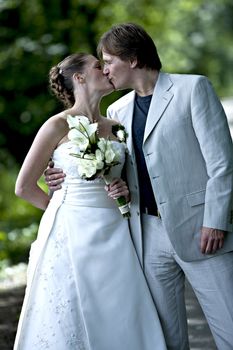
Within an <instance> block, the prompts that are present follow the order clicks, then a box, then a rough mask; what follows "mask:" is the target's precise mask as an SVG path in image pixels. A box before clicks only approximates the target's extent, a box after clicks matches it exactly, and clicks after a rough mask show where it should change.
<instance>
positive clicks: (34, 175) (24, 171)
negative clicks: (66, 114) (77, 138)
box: [15, 117, 67, 210]
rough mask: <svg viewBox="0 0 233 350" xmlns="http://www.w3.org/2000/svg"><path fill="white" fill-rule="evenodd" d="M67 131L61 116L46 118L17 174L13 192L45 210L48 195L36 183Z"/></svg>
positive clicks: (48, 198)
mask: <svg viewBox="0 0 233 350" xmlns="http://www.w3.org/2000/svg"><path fill="white" fill-rule="evenodd" d="M66 133H67V129H66V127H65V124H64V121H63V120H62V119H61V118H55V117H52V118H50V119H48V120H47V121H46V122H45V123H44V124H43V125H42V127H41V128H40V130H39V131H38V133H37V135H36V137H35V139H34V141H33V143H32V146H31V148H30V149H29V152H28V154H27V155H26V157H25V160H24V162H23V165H22V167H21V169H20V172H19V174H18V177H17V180H16V185H15V194H16V195H17V196H19V197H21V198H23V199H25V200H27V201H28V202H30V203H31V204H33V205H34V206H35V207H37V208H40V209H43V210H45V209H46V207H47V205H48V203H49V200H50V197H49V195H48V194H47V193H45V192H44V191H43V190H42V189H41V188H40V186H39V185H38V180H39V179H40V177H41V176H42V174H43V171H44V169H45V168H46V166H47V164H48V162H49V159H50V157H51V155H52V153H53V151H54V149H55V148H56V146H57V144H58V143H59V141H60V140H61V139H62V137H64V135H65V134H66Z"/></svg>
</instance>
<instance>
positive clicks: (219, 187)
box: [107, 73, 233, 350]
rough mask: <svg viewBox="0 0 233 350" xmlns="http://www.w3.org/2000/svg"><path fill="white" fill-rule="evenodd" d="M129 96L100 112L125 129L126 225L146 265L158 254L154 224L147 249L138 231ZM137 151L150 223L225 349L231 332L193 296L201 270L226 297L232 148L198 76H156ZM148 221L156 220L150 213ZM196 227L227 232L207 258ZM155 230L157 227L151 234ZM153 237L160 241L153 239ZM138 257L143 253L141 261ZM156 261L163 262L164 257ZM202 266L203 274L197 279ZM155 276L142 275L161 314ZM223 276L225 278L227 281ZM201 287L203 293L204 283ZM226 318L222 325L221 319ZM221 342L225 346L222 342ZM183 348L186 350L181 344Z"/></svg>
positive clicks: (215, 102)
mask: <svg viewBox="0 0 233 350" xmlns="http://www.w3.org/2000/svg"><path fill="white" fill-rule="evenodd" d="M134 98H135V92H134V91H132V92H130V93H128V94H127V95H125V96H123V97H122V98H121V99H119V100H118V101H116V102H115V103H113V104H112V105H111V106H110V107H109V108H108V111H107V114H108V117H110V118H114V119H118V120H119V121H120V122H121V123H122V124H123V125H125V127H126V129H127V132H128V133H129V137H128V141H127V143H128V150H129V154H128V157H127V163H126V165H127V166H126V169H127V180H128V184H129V189H130V192H131V203H132V204H131V213H132V217H131V220H130V226H131V231H132V236H133V240H134V243H135V247H136V250H137V253H138V256H139V259H140V261H141V263H142V265H144V264H147V260H148V259H147V258H148V256H150V257H151V258H152V265H153V257H152V252H153V251H154V252H155V254H158V255H159V254H160V253H159V252H158V250H157V253H156V249H157V248H156V245H158V246H159V245H160V243H161V240H160V238H159V234H160V233H159V231H160V228H161V227H160V228H159V226H158V225H157V224H156V223H155V225H154V227H155V230H154V232H150V234H149V236H150V244H149V245H150V246H151V245H154V247H155V248H153V247H149V248H148V249H149V250H150V252H149V253H147V251H145V247H147V246H148V243H147V242H145V240H146V239H147V238H146V237H147V233H145V232H144V227H143V226H142V225H141V224H142V221H143V220H142V215H141V214H140V209H139V208H140V206H139V201H140V198H139V191H138V176H140V169H137V165H136V159H135V154H134V147H133V140H132V133H131V129H132V119H133V109H134ZM143 153H144V156H145V161H146V166H147V170H148V173H149V176H150V180H151V184H152V188H153V193H154V196H155V199H156V203H157V206H158V209H159V212H160V215H161V220H162V221H161V222H160V223H158V224H159V225H160V226H161V225H162V226H163V230H164V232H165V233H164V232H163V233H161V236H163V235H165V234H166V235H167V236H168V237H167V238H166V240H167V242H168V244H170V248H169V249H170V250H173V251H172V254H173V256H174V259H175V260H176V263H177V262H178V265H179V267H181V269H182V270H183V271H185V274H186V276H187V277H188V278H189V280H190V283H191V284H192V285H193V287H194V289H195V291H196V293H197V295H198V293H199V294H200V295H198V297H199V300H200V303H201V304H202V307H203V309H204V312H205V313H206V316H207V318H208V319H209V323H210V327H211V329H212V331H213V333H214V337H215V340H216V343H217V344H218V346H219V347H220V346H221V350H225V349H233V338H232V337H233V336H232V335H230V336H229V335H228V334H227V335H226V334H224V332H225V331H223V330H222V331H221V330H220V331H219V330H217V329H218V328H219V325H218V323H217V321H216V324H215V320H212V321H210V319H211V318H212V319H213V318H215V315H217V314H219V313H221V312H224V311H223V310H220V309H219V307H220V308H222V306H219V305H213V304H212V306H211V305H210V307H209V308H210V310H212V308H213V309H214V308H215V310H213V312H212V311H210V312H209V311H208V310H207V311H206V310H205V304H206V303H205V301H204V300H205V298H203V299H202V297H201V295H202V294H205V292H203V290H202V289H201V288H202V285H203V283H206V285H207V286H208V283H209V286H210V288H212V287H211V282H210V281H208V276H209V275H210V272H208V269H209V271H210V270H211V271H212V272H211V273H214V276H215V277H214V278H213V279H216V280H217V282H216V285H215V287H213V288H216V289H217V292H216V293H218V292H219V293H223V294H222V298H227V299H230V298H231V299H233V298H232V293H233V275H232V274H233V269H232V267H231V271H230V272H229V270H228V269H227V267H228V266H227V265H229V264H230V265H233V252H232V251H233V233H232V199H233V146H232V139H231V136H230V131H229V127H228V124H227V119H226V116H225V113H224V111H223V108H222V106H221V103H220V101H219V99H218V98H217V96H216V94H215V92H214V90H213V88H212V86H211V84H210V82H209V81H208V79H207V78H206V77H204V76H198V75H179V74H166V73H159V77H158V80H157V83H156V86H155V89H154V93H153V96H152V100H151V104H150V108H149V112H148V116H147V122H146V127H145V133H144V141H143ZM150 220H154V221H156V220H157V221H158V218H151V219H150ZM156 225H157V226H156ZM202 226H205V227H210V228H215V229H220V230H224V231H227V234H226V235H225V240H224V246H223V248H222V249H220V250H218V251H217V253H216V254H214V255H204V254H202V253H201V251H200V229H201V227H202ZM142 227H143V231H142ZM152 227H153V224H152ZM156 227H157V229H158V232H156ZM161 232H162V231H161ZM149 236H148V237H149ZM161 239H164V237H162V238H161ZM157 240H158V242H160V243H158V244H157ZM164 244H167V243H164ZM227 252H230V253H227ZM172 254H171V255H172ZM146 255H148V256H147V258H146ZM210 258H211V259H210ZM158 259H159V258H158ZM227 259H230V260H227ZM225 261H226V263H225ZM229 261H230V262H229ZM159 262H160V264H162V263H163V258H162V257H161V260H160V261H157V262H156V259H155V263H154V267H155V265H156V264H157V265H156V266H158V263H159ZM164 263H165V264H166V261H164ZM222 264H223V265H222ZM225 264H226V267H225V269H224V268H223V267H222V268H221V269H222V270H221V272H220V271H219V268H218V267H219V266H220V265H221V266H224V265H225ZM164 266H165V265H164ZM202 266H203V269H204V270H205V271H206V274H205V273H204V274H203V276H202V273H201V271H202ZM156 268H157V267H155V269H156ZM145 270H147V266H145ZM190 271H192V272H190ZM149 274H150V273H149ZM156 274H157V272H156V271H155V275H156ZM168 274H169V273H168ZM224 274H225V275H224ZM201 276H202V277H203V278H201ZM229 277H231V278H229ZM156 278H157V277H153V278H150V277H149V279H148V280H149V283H150V286H151V290H152V294H153V295H154V298H155V301H156V303H157V304H160V305H157V306H158V307H159V308H160V309H161V313H163V307H162V306H161V304H162V299H161V297H158V295H156V293H157V294H159V293H160V292H161V294H163V293H164V291H163V290H162V291H159V289H160V288H159V287H158V286H157V285H156V283H157V282H156ZM203 279H204V280H206V282H205V281H203ZM210 279H211V277H210ZM218 279H219V280H218ZM228 279H230V280H231V281H230V282H229V284H228V282H227V280H228ZM153 283H155V287H153ZM176 283H177V281H176ZM182 283H183V282H182ZM199 286H200V288H199ZM221 288H222V289H221ZM204 289H205V290H206V287H204ZM165 294H166V292H165ZM212 294H213V299H212V301H214V300H215V295H214V294H215V292H214V293H212ZM229 295H231V297H229ZM225 296H226V297H225ZM157 298H158V299H157ZM217 300H218V297H217V294H216V303H218V301H217ZM163 302H165V303H166V300H164V299H163ZM225 307H226V309H229V308H230V310H229V318H231V323H230V325H229V327H232V326H233V321H232V319H233V303H232V302H231V303H230V304H229V305H227V306H225ZM164 310H167V312H168V313H169V308H167V306H166V305H164ZM177 312H178V313H179V311H177ZM169 317H170V316H169V314H167V315H161V319H162V322H165V323H166V322H168V323H169V321H167V320H164V321H163V318H164V319H165V318H167V319H168V318H169ZM171 317H173V316H171ZM227 319H228V318H227ZM219 322H221V320H220V321H219ZM227 322H228V323H229V320H228V321H227ZM168 327H169V326H168ZM184 327H185V326H184ZM224 327H225V325H222V328H224ZM226 327H227V325H226ZM232 329H233V327H232ZM222 332H223V333H222ZM215 333H216V334H215ZM225 333H227V332H225ZM231 333H233V332H231ZM223 334H224V335H223ZM165 335H166V332H165ZM222 337H224V338H228V340H226V341H225V342H222V343H221V341H220V340H219V339H220V338H222ZM230 337H231V339H230ZM177 344H178V343H177ZM228 344H231V345H229V347H228ZM179 346H180V345H179ZM230 346H232V347H231V348H230ZM183 348H184V349H186V348H187V344H186V345H184V347H183ZM174 349H175V347H174ZM177 349H178V347H177ZM179 350H181V347H180V348H179Z"/></svg>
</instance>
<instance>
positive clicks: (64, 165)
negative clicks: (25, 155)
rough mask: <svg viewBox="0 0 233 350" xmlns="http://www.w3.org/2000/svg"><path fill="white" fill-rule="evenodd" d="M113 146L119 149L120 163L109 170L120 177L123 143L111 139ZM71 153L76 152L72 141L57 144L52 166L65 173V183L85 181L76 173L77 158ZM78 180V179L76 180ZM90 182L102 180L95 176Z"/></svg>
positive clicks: (123, 150) (122, 162)
mask: <svg viewBox="0 0 233 350" xmlns="http://www.w3.org/2000/svg"><path fill="white" fill-rule="evenodd" d="M112 142H113V144H114V148H117V149H119V150H118V152H120V155H121V157H120V164H118V165H115V166H114V167H113V168H112V170H111V175H112V177H120V176H121V171H122V167H123V164H124V161H125V144H123V143H120V142H118V141H112ZM71 153H77V146H76V145H74V144H73V143H72V142H70V141H68V142H66V143H62V144H61V145H59V146H58V147H57V148H56V149H55V151H54V153H53V161H54V166H55V167H56V168H61V169H62V170H63V172H64V173H65V174H66V178H65V183H67V182H72V181H75V182H87V180H85V179H81V178H80V176H79V173H78V166H77V159H76V158H75V157H74V156H72V155H71ZM77 180H78V181H77ZM88 182H89V183H92V182H103V180H102V179H101V178H97V179H95V180H93V181H89V180H88Z"/></svg>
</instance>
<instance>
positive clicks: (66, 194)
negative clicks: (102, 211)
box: [51, 181, 115, 208]
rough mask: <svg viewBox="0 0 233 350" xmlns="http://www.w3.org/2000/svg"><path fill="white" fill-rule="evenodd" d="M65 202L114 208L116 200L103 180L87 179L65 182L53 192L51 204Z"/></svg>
mask: <svg viewBox="0 0 233 350" xmlns="http://www.w3.org/2000/svg"><path fill="white" fill-rule="evenodd" d="M52 203H55V204H56V205H57V204H58V203H65V204H69V205H76V206H85V207H96V208H98V207H99V208H113V207H114V206H115V203H114V201H113V200H112V199H111V198H109V197H108V195H107V192H106V190H105V189H104V183H103V182H92V183H90V182H89V181H86V182H85V183H83V182H81V183H79V182H76V183H75V182H72V183H65V184H63V185H62V188H61V189H60V190H57V191H55V192H54V193H53V196H52V199H51V204H52Z"/></svg>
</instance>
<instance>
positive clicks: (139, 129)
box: [132, 94, 157, 215]
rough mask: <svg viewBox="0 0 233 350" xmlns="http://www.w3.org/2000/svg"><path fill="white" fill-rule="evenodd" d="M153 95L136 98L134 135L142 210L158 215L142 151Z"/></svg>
mask: <svg viewBox="0 0 233 350" xmlns="http://www.w3.org/2000/svg"><path fill="white" fill-rule="evenodd" d="M151 98H152V95H149V96H143V97H141V96H138V95H137V94H136V96H135V102H134V114H133V126H132V135H133V143H134V150H135V156H136V161H137V169H138V180H139V193H140V209H141V211H142V212H144V213H145V212H147V213H148V214H152V215H157V205H156V202H155V198H154V194H153V190H152V186H151V182H150V178H149V174H148V171H147V167H146V162H145V157H144V154H143V151H142V143H143V137H144V131H145V126H146V118H147V114H148V110H149V107H150V102H151Z"/></svg>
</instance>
